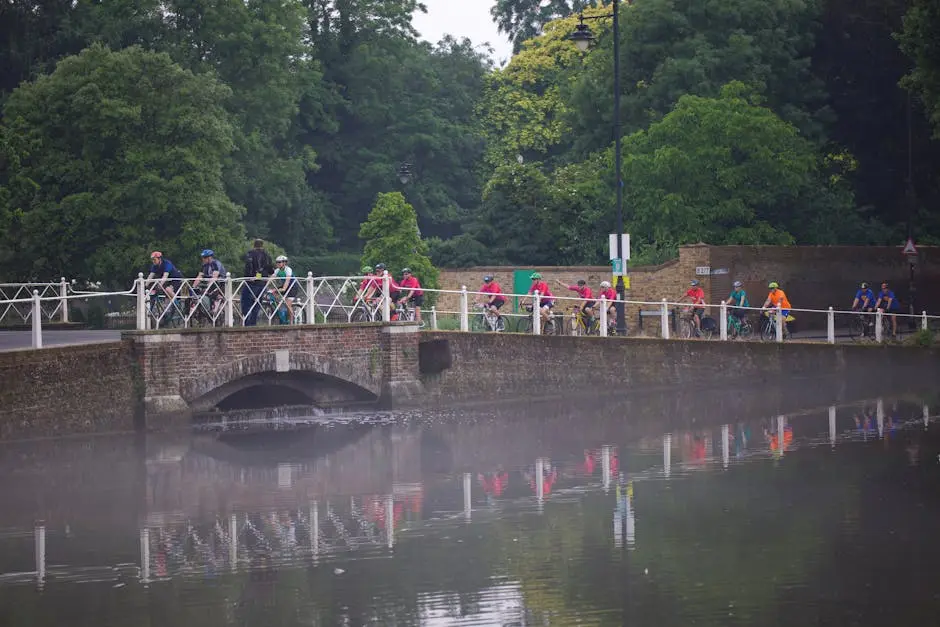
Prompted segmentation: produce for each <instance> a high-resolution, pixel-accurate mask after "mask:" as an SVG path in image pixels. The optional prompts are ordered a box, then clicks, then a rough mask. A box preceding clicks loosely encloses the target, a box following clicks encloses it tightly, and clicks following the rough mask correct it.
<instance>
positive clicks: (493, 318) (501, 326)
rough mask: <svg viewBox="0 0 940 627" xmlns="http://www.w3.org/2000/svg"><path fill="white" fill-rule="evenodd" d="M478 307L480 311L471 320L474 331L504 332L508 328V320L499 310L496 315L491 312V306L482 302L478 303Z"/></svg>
mask: <svg viewBox="0 0 940 627" xmlns="http://www.w3.org/2000/svg"><path fill="white" fill-rule="evenodd" d="M476 307H477V308H478V309H480V313H479V314H477V315H476V316H474V317H473V319H472V320H471V321H470V325H471V327H470V328H471V330H472V331H475V332H478V333H479V332H485V331H492V332H493V333H502V332H503V331H505V330H506V321H505V320H504V319H503V316H502V315H501V314H500V313H498V312H497V313H496V314H495V315H494V314H493V313H492V312H490V310H489V308H488V307H487V306H486V305H484V304H482V303H477V305H476Z"/></svg>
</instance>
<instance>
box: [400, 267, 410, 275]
mask: <svg viewBox="0 0 940 627" xmlns="http://www.w3.org/2000/svg"><path fill="white" fill-rule="evenodd" d="M401 273H402V274H411V268H402V269H401Z"/></svg>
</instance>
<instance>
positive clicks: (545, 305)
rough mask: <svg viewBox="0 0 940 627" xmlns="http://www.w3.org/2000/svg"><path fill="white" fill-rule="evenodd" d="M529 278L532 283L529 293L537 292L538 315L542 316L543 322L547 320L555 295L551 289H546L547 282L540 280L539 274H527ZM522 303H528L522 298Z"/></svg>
mask: <svg viewBox="0 0 940 627" xmlns="http://www.w3.org/2000/svg"><path fill="white" fill-rule="evenodd" d="M529 278H530V279H532V285H530V286H529V294H535V292H538V293H539V310H540V311H539V315H540V316H541V317H542V322H543V323H544V322H545V321H546V320H548V316H549V314H551V311H552V307H554V305H555V296H554V294H552V291H551V290H550V289H548V283H546V282H545V281H543V280H542V275H541V274H539V273H538V272H533V273H532V274H530V275H529ZM523 304H528V302H527V301H526V300H525V299H523Z"/></svg>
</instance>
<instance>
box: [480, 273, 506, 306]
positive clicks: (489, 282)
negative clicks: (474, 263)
mask: <svg viewBox="0 0 940 627" xmlns="http://www.w3.org/2000/svg"><path fill="white" fill-rule="evenodd" d="M480 292H481V293H480V296H479V298H478V299H477V302H478V303H480V304H482V305H483V306H484V307H486V308H487V309H488V310H489V312H490V313H491V314H493V315H497V314H499V309H500V307H502V306H503V305H505V304H506V297H505V296H503V288H502V287H500V285H499V283H497V282H496V279H494V278H493V277H492V275H489V274H488V275H486V276H485V277H483V285H481V286H480Z"/></svg>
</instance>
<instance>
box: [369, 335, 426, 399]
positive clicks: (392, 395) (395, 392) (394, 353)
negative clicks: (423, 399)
mask: <svg viewBox="0 0 940 627" xmlns="http://www.w3.org/2000/svg"><path fill="white" fill-rule="evenodd" d="M418 340H419V334H418V325H417V324H413V323H411V324H392V325H390V326H386V327H385V328H383V329H382V339H381V353H382V370H383V372H384V381H383V383H382V396H381V399H380V401H381V403H382V404H383V405H386V406H394V405H397V404H399V403H400V402H402V401H405V400H408V399H413V398H418V397H420V396H421V393H422V392H423V389H424V388H423V386H422V384H421V378H420V373H419V372H418V343H419V342H418Z"/></svg>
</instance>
